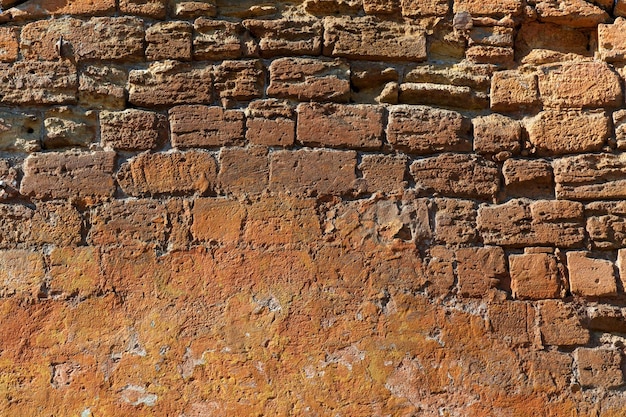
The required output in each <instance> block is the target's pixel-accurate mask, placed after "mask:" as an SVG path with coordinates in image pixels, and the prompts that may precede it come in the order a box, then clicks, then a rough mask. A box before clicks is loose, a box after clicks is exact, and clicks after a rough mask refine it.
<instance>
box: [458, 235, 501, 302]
mask: <svg viewBox="0 0 626 417" xmlns="http://www.w3.org/2000/svg"><path fill="white" fill-rule="evenodd" d="M456 272H457V276H458V280H459V283H458V285H459V294H460V295H461V296H462V297H473V298H482V297H485V296H487V295H488V294H489V292H490V290H492V289H494V288H496V287H497V286H498V284H499V283H500V280H501V279H503V278H506V276H507V270H506V258H505V256H504V251H503V250H502V248H500V247H497V246H486V247H482V248H461V249H458V250H457V251H456Z"/></svg>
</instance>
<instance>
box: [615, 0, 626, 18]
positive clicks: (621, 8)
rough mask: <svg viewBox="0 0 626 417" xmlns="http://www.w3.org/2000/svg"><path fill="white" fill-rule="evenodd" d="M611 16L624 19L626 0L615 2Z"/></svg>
mask: <svg viewBox="0 0 626 417" xmlns="http://www.w3.org/2000/svg"><path fill="white" fill-rule="evenodd" d="M613 14H614V15H615V16H620V17H626V0H615V8H614V9H613Z"/></svg>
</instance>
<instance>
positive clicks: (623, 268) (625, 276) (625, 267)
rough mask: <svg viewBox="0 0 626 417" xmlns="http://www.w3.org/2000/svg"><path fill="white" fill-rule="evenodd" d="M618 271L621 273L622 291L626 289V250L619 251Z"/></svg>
mask: <svg viewBox="0 0 626 417" xmlns="http://www.w3.org/2000/svg"><path fill="white" fill-rule="evenodd" d="M616 265H617V271H618V272H619V280H620V283H621V287H622V291H624V290H625V289H626V249H620V250H619V251H617V262H616Z"/></svg>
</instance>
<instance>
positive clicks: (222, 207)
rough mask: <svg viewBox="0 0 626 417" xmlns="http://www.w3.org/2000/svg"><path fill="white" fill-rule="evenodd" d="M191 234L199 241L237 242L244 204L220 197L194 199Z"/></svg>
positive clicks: (244, 212)
mask: <svg viewBox="0 0 626 417" xmlns="http://www.w3.org/2000/svg"><path fill="white" fill-rule="evenodd" d="M192 215H193V223H192V224H191V234H192V235H193V237H194V239H195V240H197V241H200V242H220V243H231V244H236V243H237V242H239V240H240V238H241V236H242V234H243V227H244V224H245V219H246V206H245V205H243V204H241V203H240V202H238V201H233V200H226V199H221V198H219V199H218V198H197V199H195V200H194V203H193V209H192Z"/></svg>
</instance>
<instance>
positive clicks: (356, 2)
mask: <svg viewBox="0 0 626 417" xmlns="http://www.w3.org/2000/svg"><path fill="white" fill-rule="evenodd" d="M361 6H362V0H307V1H305V4H304V10H305V11H306V12H307V13H311V14H315V15H332V14H352V13H356V12H358V11H359V9H360V8H361Z"/></svg>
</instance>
